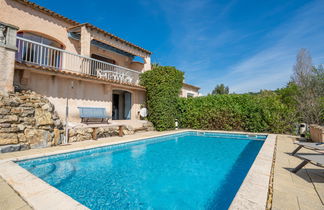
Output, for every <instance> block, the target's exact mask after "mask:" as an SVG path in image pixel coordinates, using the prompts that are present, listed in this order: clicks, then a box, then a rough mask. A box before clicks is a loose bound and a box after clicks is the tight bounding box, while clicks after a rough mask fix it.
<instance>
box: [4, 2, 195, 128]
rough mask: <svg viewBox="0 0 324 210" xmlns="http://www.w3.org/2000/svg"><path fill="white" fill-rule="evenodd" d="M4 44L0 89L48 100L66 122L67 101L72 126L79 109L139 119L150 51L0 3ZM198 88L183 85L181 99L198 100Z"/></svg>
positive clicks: (33, 9) (42, 11)
mask: <svg viewBox="0 0 324 210" xmlns="http://www.w3.org/2000/svg"><path fill="white" fill-rule="evenodd" d="M1 40H2V41H1ZM1 42H2V45H3V46H4V48H1V49H0V55H1V57H0V67H1V69H0V71H1V72H0V87H1V88H3V89H6V90H7V91H10V90H13V88H14V87H15V88H18V89H28V90H33V91H35V92H37V93H40V94H42V95H44V96H46V97H47V98H48V99H49V100H50V101H51V102H52V103H53V104H54V105H55V109H56V111H57V113H58V114H59V116H60V118H61V119H62V120H64V119H65V116H66V104H67V99H68V103H69V120H70V121H76V122H78V121H80V118H79V110H78V107H105V108H106V110H107V113H108V115H110V116H112V119H113V120H125V119H131V120H136V119H139V118H140V117H139V114H138V113H139V110H140V109H141V107H143V106H144V103H145V97H146V94H145V88H144V87H142V86H140V85H139V75H140V74H141V73H143V72H145V71H148V70H150V69H151V60H150V56H151V54H152V53H151V52H150V51H148V50H146V49H143V48H142V47H139V46H137V45H135V44H133V43H130V42H128V41H126V40H124V39H122V38H119V37H117V36H115V35H113V34H111V33H109V32H107V31H104V30H102V29H100V28H98V27H96V26H94V25H91V24H89V23H78V22H76V21H74V20H71V19H69V18H67V17H64V16H62V15H60V14H58V13H55V12H53V11H51V10H49V9H46V8H44V7H41V6H39V5H37V4H35V3H33V2H30V1H27V0H0V45H1ZM138 58H141V59H142V62H138V61H137V60H138ZM1 88H0V90H1ZM197 88H198V87H195V86H192V85H188V84H184V86H183V90H182V92H181V93H180V95H181V96H184V97H188V96H189V97H190V96H197V95H198V90H199V88H198V89H197ZM192 94H193V95H192Z"/></svg>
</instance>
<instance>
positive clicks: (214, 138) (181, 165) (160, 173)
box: [17, 132, 266, 209]
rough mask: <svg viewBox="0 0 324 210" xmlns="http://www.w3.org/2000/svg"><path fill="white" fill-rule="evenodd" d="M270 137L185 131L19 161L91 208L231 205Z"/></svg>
mask: <svg viewBox="0 0 324 210" xmlns="http://www.w3.org/2000/svg"><path fill="white" fill-rule="evenodd" d="M265 139H266V136H265V135H258V136H254V135H252V136H249V135H243V134H221V133H209V132H206V133H202V132H184V133H179V134H173V135H168V136H163V137H157V138H151V139H146V140H141V141H137V142H132V143H124V144H119V145H113V146H106V147H101V148H95V149H89V150H83V151H78V152H72V153H65V154H59V155H53V156H49V157H42V158H37V159H30V160H23V161H18V162H17V163H18V164H19V165H20V166H22V167H23V168H25V169H27V170H28V171H30V172H31V173H33V174H34V175H36V176H38V177H39V178H41V179H43V180H44V181H46V182H47V183H49V184H50V185H52V186H54V187H56V188H57V189H59V190H60V191H62V192H64V193H66V194H67V195H69V196H71V197H72V198H74V199H75V200H77V201H78V202H80V203H82V204H83V205H85V206H87V207H89V208H91V209H108V208H109V209H227V208H228V207H229V205H230V203H231V201H232V200H233V198H234V196H235V194H236V192H237V190H238V189H239V187H240V185H241V183H242V181H243V180H244V177H245V176H246V174H247V172H248V170H249V168H250V167H251V165H252V163H253V161H254V159H255V157H256V156H257V154H258V152H259V150H260V148H261V147H262V144H263V143H264V140H265Z"/></svg>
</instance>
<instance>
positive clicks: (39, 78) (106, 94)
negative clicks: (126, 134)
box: [14, 70, 145, 122]
mask: <svg viewBox="0 0 324 210" xmlns="http://www.w3.org/2000/svg"><path fill="white" fill-rule="evenodd" d="M72 81H73V89H72V88H71V84H72ZM14 83H15V84H19V85H20V86H21V87H22V88H24V89H29V90H33V91H35V92H37V93H40V94H42V95H44V96H46V97H47V98H48V99H49V100H50V101H51V102H52V103H53V104H54V106H55V109H56V111H57V112H58V114H59V116H60V118H61V119H63V120H65V110H66V98H67V97H68V98H69V120H70V121H75V122H79V121H80V118H79V110H78V108H77V107H78V106H81V107H82V106H84V107H105V108H106V111H107V113H108V114H109V115H110V116H111V115H112V91H113V90H125V91H129V92H131V93H132V108H131V119H132V120H134V119H138V114H137V113H138V111H139V109H140V107H141V104H143V103H144V101H145V91H140V90H134V89H132V88H127V87H120V86H118V85H114V84H103V83H98V82H95V81H94V82H91V81H88V80H75V79H71V78H68V77H63V76H55V75H49V74H43V73H38V72H33V71H31V70H16V72H15V79H14Z"/></svg>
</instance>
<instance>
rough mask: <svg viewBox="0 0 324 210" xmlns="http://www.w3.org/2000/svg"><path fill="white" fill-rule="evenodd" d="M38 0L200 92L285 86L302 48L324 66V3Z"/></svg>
mask: <svg viewBox="0 0 324 210" xmlns="http://www.w3.org/2000/svg"><path fill="white" fill-rule="evenodd" d="M34 2H35V3H38V4H40V5H42V6H45V7H47V8H49V9H51V10H54V11H56V12H58V13H60V14H62V15H64V16H67V17H69V18H71V19H74V20H76V21H78V22H81V23H83V22H89V23H92V24H94V25H96V26H98V27H100V28H102V29H104V30H106V31H109V32H111V33H113V34H115V35H117V36H120V37H121V38H124V39H126V40H128V41H131V42H133V43H134V44H137V45H140V46H141V47H143V48H145V49H148V50H150V51H152V52H153V56H152V61H153V62H157V63H159V64H161V65H170V66H176V67H177V68H178V69H180V70H182V71H184V72H185V81H186V82H187V83H190V84H193V85H197V86H200V87H201V93H203V94H207V93H209V92H211V90H212V89H213V88H214V87H215V85H216V84H220V83H224V84H225V85H228V86H229V87H230V92H236V93H244V92H248V91H259V90H260V89H276V88H279V87H283V86H284V85H285V84H286V83H287V81H289V79H290V75H291V73H292V67H293V65H294V63H295V57H296V54H297V52H298V50H299V49H300V48H307V49H308V50H309V51H310V52H311V54H312V57H313V63H314V64H321V63H324V1H323V0H313V1H311V0H271V1H260V0H253V1H252V0H221V1H220V0H119V1H107V0H92V1H89V0H79V1H66V0H55V1H42V0H34Z"/></svg>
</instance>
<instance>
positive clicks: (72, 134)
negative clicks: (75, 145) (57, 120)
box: [69, 122, 154, 142]
mask: <svg viewBox="0 0 324 210" xmlns="http://www.w3.org/2000/svg"><path fill="white" fill-rule="evenodd" d="M142 126H143V127H142V128H141V129H136V128H133V127H132V126H129V125H128V126H123V134H124V135H132V134H134V133H135V132H137V131H139V130H140V131H153V130H154V127H153V124H152V123H151V122H146V123H144V124H143V125H142ZM93 135H96V137H97V138H106V137H110V136H118V135H119V127H118V125H116V126H112V125H111V126H109V127H99V128H97V129H96V133H95V134H94V128H89V127H88V128H75V129H72V130H69V142H77V141H84V140H90V139H92V137H93Z"/></svg>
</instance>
